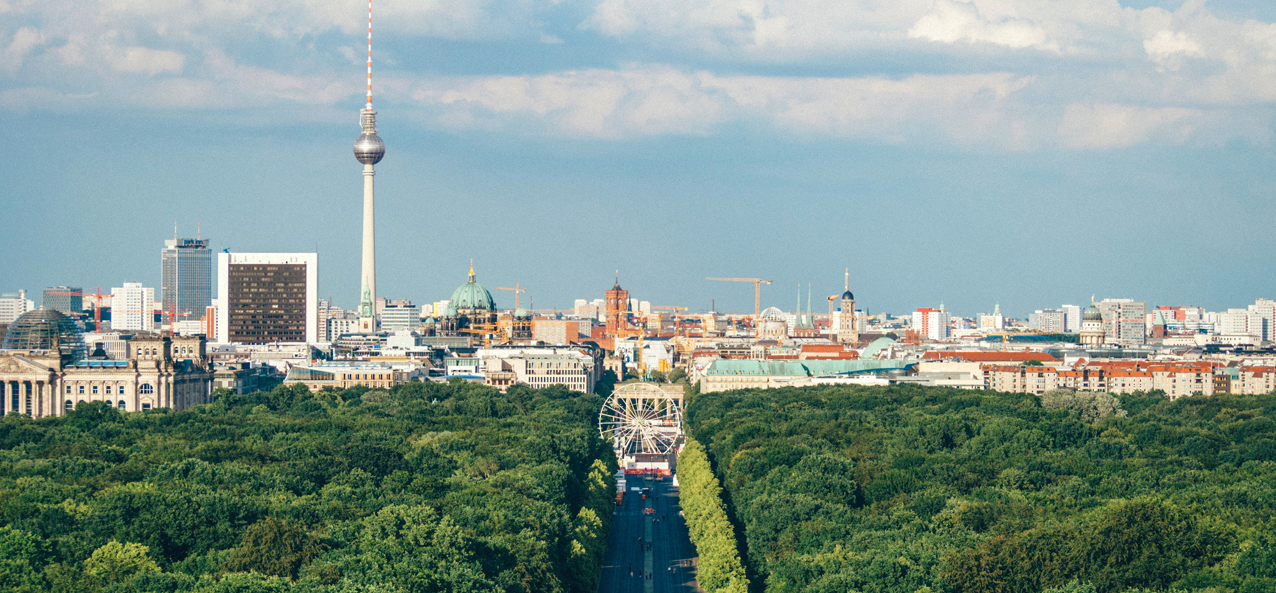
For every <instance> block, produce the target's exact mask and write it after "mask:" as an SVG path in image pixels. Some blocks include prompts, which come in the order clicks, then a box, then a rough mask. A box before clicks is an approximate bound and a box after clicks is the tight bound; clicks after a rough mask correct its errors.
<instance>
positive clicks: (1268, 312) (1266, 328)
mask: <svg viewBox="0 0 1276 593" xmlns="http://www.w3.org/2000/svg"><path fill="white" fill-rule="evenodd" d="M1249 312H1250V313H1255V314H1257V315H1258V316H1260V317H1262V318H1263V319H1264V320H1265V323H1264V325H1263V339H1264V340H1273V339H1276V337H1273V335H1272V334H1273V333H1274V332H1276V301H1272V300H1268V299H1258V300H1257V301H1254V304H1252V305H1250V306H1249Z"/></svg>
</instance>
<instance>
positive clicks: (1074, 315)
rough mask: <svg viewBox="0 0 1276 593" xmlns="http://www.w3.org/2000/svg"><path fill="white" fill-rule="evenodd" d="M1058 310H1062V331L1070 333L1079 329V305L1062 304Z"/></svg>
mask: <svg viewBox="0 0 1276 593" xmlns="http://www.w3.org/2000/svg"><path fill="white" fill-rule="evenodd" d="M1059 310H1060V311H1063V331H1065V332H1068V333H1072V334H1075V333H1077V332H1079V331H1081V307H1079V306H1077V305H1063V306H1061V307H1059Z"/></svg>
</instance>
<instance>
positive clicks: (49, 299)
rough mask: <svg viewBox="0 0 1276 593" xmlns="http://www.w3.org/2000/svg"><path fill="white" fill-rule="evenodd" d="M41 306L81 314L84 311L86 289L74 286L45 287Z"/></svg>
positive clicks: (66, 312)
mask: <svg viewBox="0 0 1276 593" xmlns="http://www.w3.org/2000/svg"><path fill="white" fill-rule="evenodd" d="M40 306H41V307H44V308H45V309H53V310H55V311H61V312H63V313H65V314H67V315H79V314H80V313H82V312H84V291H82V290H80V289H79V288H78V287H72V286H50V287H48V288H46V289H44V296H43V297H42V298H41V300H40Z"/></svg>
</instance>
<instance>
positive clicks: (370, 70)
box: [366, 0, 372, 111]
mask: <svg viewBox="0 0 1276 593" xmlns="http://www.w3.org/2000/svg"><path fill="white" fill-rule="evenodd" d="M366 109H368V110H369V111H371V110H372V0H368V105H367V107H366Z"/></svg>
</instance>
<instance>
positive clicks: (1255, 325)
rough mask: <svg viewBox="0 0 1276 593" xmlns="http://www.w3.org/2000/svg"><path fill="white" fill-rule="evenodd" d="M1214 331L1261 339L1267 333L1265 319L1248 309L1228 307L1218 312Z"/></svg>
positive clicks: (1221, 334)
mask: <svg viewBox="0 0 1276 593" xmlns="http://www.w3.org/2000/svg"><path fill="white" fill-rule="evenodd" d="M1214 327H1215V331H1216V332H1217V333H1218V334H1219V335H1220V336H1228V337H1233V336H1239V337H1246V338H1251V339H1253V340H1262V339H1264V338H1263V336H1265V335H1267V331H1268V326H1267V319H1266V318H1264V317H1263V316H1262V315H1261V314H1259V313H1258V312H1256V311H1251V310H1249V309H1228V310H1227V311H1224V312H1222V313H1219V314H1218V321H1217V322H1216V324H1215V326H1214Z"/></svg>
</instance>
